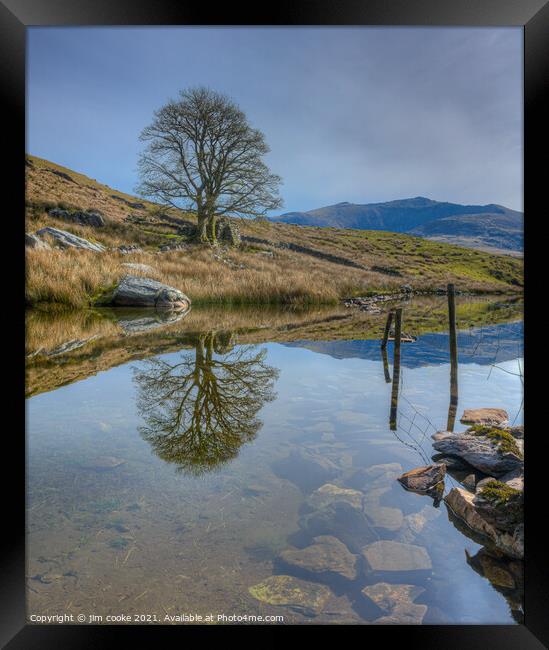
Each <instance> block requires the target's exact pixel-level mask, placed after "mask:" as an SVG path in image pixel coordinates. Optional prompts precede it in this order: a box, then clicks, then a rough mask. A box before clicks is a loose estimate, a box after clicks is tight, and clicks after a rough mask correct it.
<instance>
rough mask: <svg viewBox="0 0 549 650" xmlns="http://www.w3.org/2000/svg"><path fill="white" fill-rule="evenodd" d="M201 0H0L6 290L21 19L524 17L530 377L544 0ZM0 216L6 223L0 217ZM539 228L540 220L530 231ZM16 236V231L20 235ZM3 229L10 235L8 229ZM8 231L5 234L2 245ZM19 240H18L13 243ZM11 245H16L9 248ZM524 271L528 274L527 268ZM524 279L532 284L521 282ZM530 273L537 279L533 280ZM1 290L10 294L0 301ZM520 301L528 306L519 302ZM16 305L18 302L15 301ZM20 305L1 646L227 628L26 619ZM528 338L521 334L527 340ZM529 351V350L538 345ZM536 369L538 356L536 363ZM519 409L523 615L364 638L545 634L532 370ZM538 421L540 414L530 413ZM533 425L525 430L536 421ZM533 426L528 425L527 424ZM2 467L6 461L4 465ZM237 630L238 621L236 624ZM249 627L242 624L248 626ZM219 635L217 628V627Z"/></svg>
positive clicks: (272, 629) (248, 21) (483, 638)
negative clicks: (210, 2)
mask: <svg viewBox="0 0 549 650" xmlns="http://www.w3.org/2000/svg"><path fill="white" fill-rule="evenodd" d="M212 7H213V6H210V7H207V6H206V4H205V3H198V4H196V5H195V4H192V3H190V2H183V1H181V0H156V1H154V0H147V1H143V0H142V1H138V0H135V1H133V2H132V1H131V0H109V1H107V0H0V79H1V86H0V87H1V88H2V90H3V95H4V101H3V109H4V111H5V121H4V129H3V131H4V133H3V139H4V142H5V145H4V146H5V149H4V152H3V153H4V155H3V161H4V163H6V162H7V165H5V167H4V171H3V172H2V181H3V185H4V192H3V196H4V197H5V202H4V203H8V205H9V207H8V208H6V206H5V205H4V206H3V209H4V210H8V211H7V212H5V213H4V216H5V217H7V216H8V215H9V219H5V220H4V224H3V225H4V227H6V228H8V230H9V229H11V231H12V233H10V234H8V233H7V232H6V231H5V232H4V235H5V238H3V239H4V244H5V248H14V249H15V250H16V255H19V257H18V260H17V262H16V263H15V264H14V263H13V262H10V266H9V276H8V277H9V278H10V279H11V285H12V291H15V292H17V293H18V292H21V293H20V294H19V295H21V296H23V295H24V291H23V286H21V285H19V284H18V283H17V281H15V278H16V277H17V274H19V276H18V278H19V279H20V280H21V284H23V283H24V277H25V275H24V253H23V250H24V247H23V245H22V243H23V242H22V237H23V232H24V228H23V225H22V224H23V219H22V218H20V215H22V214H23V209H24V206H23V202H24V182H25V179H24V153H25V47H26V30H27V27H29V26H36V25H42V26H46V25H57V26H62V25H67V26H69V25H168V24H177V25H264V24H267V25H388V26H395V25H415V26H426V25H433V26H435V25H436V26H511V25H514V26H523V28H524V48H525V49H524V54H525V56H524V64H525V69H524V101H525V134H524V138H525V140H524V142H525V178H524V205H525V216H526V220H525V221H526V224H527V226H526V228H525V242H526V244H525V250H526V257H525V261H526V308H527V313H526V322H525V325H526V328H525V331H526V350H527V351H528V350H529V349H530V347H529V346H530V345H532V349H534V345H535V346H536V353H534V354H532V355H531V356H529V355H528V353H527V355H526V363H527V368H528V377H529V378H530V377H535V376H536V373H535V370H536V369H535V365H536V364H537V363H539V364H541V363H543V354H542V353H541V352H542V351H541V350H539V347H538V344H537V343H535V341H543V337H544V331H543V330H542V329H541V328H542V327H544V324H543V321H542V320H541V319H537V318H535V317H534V316H533V314H534V313H535V305H536V303H537V302H538V300H539V295H538V292H539V291H540V290H543V287H542V285H541V284H540V283H539V282H537V281H536V280H537V279H538V278H542V279H545V274H544V272H543V270H544V267H543V266H542V264H543V261H544V260H543V255H537V253H536V248H535V244H534V242H536V241H539V238H538V237H536V235H537V230H538V229H539V228H541V227H543V219H544V218H545V214H543V205H544V201H546V198H545V194H546V185H547V174H548V169H547V164H546V157H547V150H548V147H547V145H548V144H549V138H548V137H547V136H548V126H547V122H548V121H549V120H548V116H549V100H548V99H547V97H546V96H545V95H544V92H543V91H544V90H546V89H547V86H549V2H547V0H475V1H474V2H472V1H471V0H384V1H382V0H374V1H370V2H369V1H367V0H337V2H336V1H333V2H330V1H328V0H316V1H314V2H311V1H309V2H301V3H298V2H288V1H287V0H279V1H278V2H277V3H273V5H272V6H265V7H263V8H260V7H259V4H256V5H250V6H247V7H245V5H244V4H243V5H242V6H241V7H236V6H234V4H233V3H224V5H222V6H220V7H219V8H217V7H215V8H212ZM7 221H9V223H7ZM540 232H541V231H540ZM19 237H21V239H19ZM7 238H9V239H7ZM7 242H13V243H14V245H13V246H10V245H8V243H7ZM19 242H20V243H19ZM19 251H20V252H19ZM530 279H532V282H529V280H530ZM532 285H533V286H532ZM536 285H537V286H536ZM11 302H13V300H10V307H11ZM530 303H531V304H532V306H530ZM23 308H24V305H23ZM22 312H23V310H22V311H21V315H20V316H19V317H18V318H13V319H11V320H10V323H11V325H12V327H13V331H12V333H11V335H10V338H9V339H8V340H9V345H8V346H7V347H8V348H9V351H11V352H12V354H13V357H12V359H13V364H12V365H11V366H9V369H10V373H11V375H10V377H12V376H13V377H16V378H17V381H15V380H14V381H12V380H11V379H10V381H9V382H6V383H7V384H9V387H8V388H7V390H12V391H13V395H10V396H9V397H8V398H7V399H8V400H9V401H8V402H7V404H8V405H9V408H8V407H5V408H6V411H7V410H9V411H11V412H16V414H17V418H18V421H17V424H14V425H11V426H10V427H4V432H3V433H4V437H3V443H4V449H3V454H2V457H3V459H4V463H3V470H4V471H3V472H2V477H3V479H4V492H3V496H4V498H3V500H2V508H3V510H4V517H3V519H4V522H5V523H7V525H6V526H4V534H3V535H2V553H1V555H0V562H1V572H0V603H1V608H0V642H1V643H2V647H6V648H9V650H19V649H22V650H23V649H24V650H32V649H34V648H40V650H44V649H46V648H82V649H84V648H107V647H112V646H115V645H116V646H117V647H121V644H122V643H125V642H126V640H127V636H128V635H129V634H134V635H137V638H138V639H139V640H140V642H141V643H145V644H147V643H154V644H157V645H159V644H160V642H159V640H158V639H159V637H162V638H163V639H165V640H164V643H165V644H166V645H167V643H168V641H167V640H166V637H170V638H171V640H170V643H173V642H176V641H177V642H179V643H181V641H183V642H190V643H194V642H196V641H201V642H211V641H213V640H214V637H215V638H216V640H217V639H221V638H223V639H224V640H226V638H227V634H229V633H231V632H233V631H234V627H233V628H231V629H229V628H228V627H223V628H214V627H189V626H186V627H185V628H184V629H182V628H181V627H176V626H174V627H164V626H138V627H132V626H109V627H107V626H105V627H101V626H68V625H59V626H41V625H26V624H25V561H24V543H25V497H24V495H25V487H24V485H25V482H24V481H25V437H24V426H21V424H22V420H23V418H24V405H23V404H24V400H23V398H22V395H23V394H24V391H23V383H24V376H23V370H22V367H23V364H22V359H21V356H20V353H21V352H22V350H23V347H24V340H23V339H24V328H23V327H22V326H21V325H22V324H21V320H22ZM530 342H532V343H530ZM538 352H540V353H539V354H538ZM540 370H541V368H540ZM526 386H527V389H526V394H525V398H526V400H525V404H526V416H527V417H526V419H527V426H528V427H529V430H530V428H531V429H532V433H530V434H529V436H530V437H529V439H528V462H527V471H526V490H525V498H526V509H525V510H526V512H525V516H526V520H527V522H526V553H525V558H526V559H525V583H526V588H525V623H524V625H508V626H507V625H501V626H483V625H480V626H478V625H477V626H456V625H452V626H431V625H426V626H382V627H379V626H361V627H360V628H358V630H357V629H355V630H354V631H355V632H357V631H358V633H359V634H360V636H362V635H364V636H365V637H366V638H365V639H364V641H366V642H371V641H372V635H375V637H378V639H379V640H382V641H383V642H384V643H398V641H399V640H402V641H404V643H405V644H406V646H407V647H416V646H418V647H422V648H423V647H430V646H431V647H436V648H444V649H445V650H446V649H447V650H451V649H453V648H456V649H458V648H459V650H463V649H464V648H467V650H472V649H474V648H489V647H492V648H498V649H500V650H506V649H509V650H511V649H513V650H515V649H518V648H520V649H530V648H531V649H532V650H534V649H538V648H543V647H546V646H549V580H548V577H549V574H548V567H549V562H548V561H547V553H546V551H545V545H546V542H545V539H546V538H545V536H544V531H543V528H544V524H545V521H544V520H545V516H544V508H543V492H544V488H545V489H546V486H545V485H544V483H545V482H544V478H545V476H544V469H545V468H544V466H543V462H544V461H543V453H544V444H545V443H544V437H545V436H547V433H546V432H545V431H544V429H543V427H541V424H542V422H543V420H541V419H539V420H538V419H536V416H535V411H536V409H537V408H538V407H539V405H540V404H541V405H542V406H543V398H542V397H541V390H543V388H544V386H540V390H539V391H538V388H537V385H536V380H535V379H527V381H526ZM538 423H540V424H539V425H538ZM537 426H539V427H540V428H539V430H538V431H537V432H536V427H537ZM538 434H539V435H538ZM8 467H10V468H11V470H12V472H10V473H9V476H8V472H7V471H6V470H7V468H8ZM318 627H319V626H302V627H300V628H299V629H297V628H296V627H293V626H288V627H284V626H264V627H258V626H254V630H253V632H255V633H262V635H263V637H264V638H265V641H262V642H267V643H273V644H274V643H276V642H279V641H280V640H282V638H281V636H280V635H286V634H288V633H290V634H292V636H293V635H295V633H296V631H298V632H299V634H303V633H304V634H307V635H309V634H310V633H311V632H314V631H316V632H318ZM334 628H335V630H336V631H335V634H337V635H338V638H339V635H340V634H341V633H342V632H345V631H346V630H345V629H344V626H330V627H329V628H327V627H322V629H321V630H320V631H321V634H322V635H323V636H326V635H328V636H329V635H331V634H333V633H334ZM239 630H240V631H241V632H242V631H244V632H248V631H250V630H247V629H246V628H245V627H239ZM250 632H251V631H250ZM221 635H223V637H222V636H221Z"/></svg>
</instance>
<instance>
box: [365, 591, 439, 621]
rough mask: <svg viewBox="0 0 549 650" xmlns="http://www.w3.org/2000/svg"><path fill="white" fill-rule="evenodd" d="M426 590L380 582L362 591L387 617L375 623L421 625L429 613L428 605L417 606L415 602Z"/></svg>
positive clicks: (378, 619)
mask: <svg viewBox="0 0 549 650" xmlns="http://www.w3.org/2000/svg"><path fill="white" fill-rule="evenodd" d="M424 591H425V589H423V587H418V586H417V585H399V584H389V583H387V582H378V583H377V584H375V585H369V586H367V587H365V588H364V589H363V590H362V593H363V594H364V596H366V597H367V598H369V599H370V600H372V601H373V602H374V603H375V604H376V605H377V606H378V607H379V609H381V611H382V612H384V613H385V616H382V617H381V618H377V619H375V620H374V621H373V622H374V623H381V624H383V623H396V624H412V625H413V624H416V625H418V624H420V623H421V622H422V621H423V617H424V616H425V613H426V612H427V605H417V604H415V603H414V602H413V601H414V600H415V599H416V598H417V597H418V596H420V595H421V594H422V593H423V592H424Z"/></svg>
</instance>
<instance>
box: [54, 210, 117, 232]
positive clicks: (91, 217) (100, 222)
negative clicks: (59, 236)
mask: <svg viewBox="0 0 549 650" xmlns="http://www.w3.org/2000/svg"><path fill="white" fill-rule="evenodd" d="M48 214H49V215H50V217H54V218H55V219H62V220H63V221H69V222H71V223H77V224H78V225H80V226H92V227H93V228H101V227H102V226H104V225H105V219H104V218H103V215H102V214H101V213H100V212H98V211H97V210H74V211H73V210H62V209H61V208H52V209H51V210H49V211H48Z"/></svg>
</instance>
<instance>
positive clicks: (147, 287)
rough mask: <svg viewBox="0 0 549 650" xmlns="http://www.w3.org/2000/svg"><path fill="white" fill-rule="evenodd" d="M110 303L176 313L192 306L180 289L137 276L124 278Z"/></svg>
mask: <svg viewBox="0 0 549 650" xmlns="http://www.w3.org/2000/svg"><path fill="white" fill-rule="evenodd" d="M109 303H110V304H111V305H114V306H120V307H152V308H154V309H158V310H164V309H167V310H171V309H173V310H176V311H183V310H187V309H189V307H190V305H191V301H190V299H189V298H188V297H187V296H186V295H185V294H184V293H183V292H181V291H179V289H174V288H173V287H170V286H168V285H166V284H162V282H157V281H156V280H151V279H150V278H143V277H140V276H135V275H126V276H125V277H123V278H122V280H121V282H120V284H119V285H118V286H117V287H116V289H115V290H114V292H113V294H112V297H111V299H110V300H109Z"/></svg>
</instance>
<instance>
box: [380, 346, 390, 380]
mask: <svg viewBox="0 0 549 650" xmlns="http://www.w3.org/2000/svg"><path fill="white" fill-rule="evenodd" d="M381 359H382V361H383V372H384V373H385V383H387V384H390V383H391V373H390V372H389V357H388V356H387V348H383V347H382V348H381Z"/></svg>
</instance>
